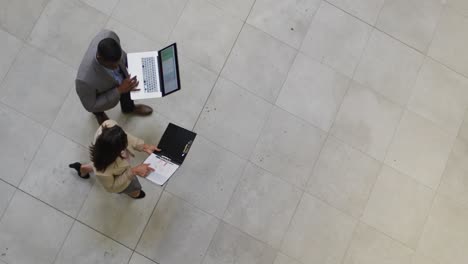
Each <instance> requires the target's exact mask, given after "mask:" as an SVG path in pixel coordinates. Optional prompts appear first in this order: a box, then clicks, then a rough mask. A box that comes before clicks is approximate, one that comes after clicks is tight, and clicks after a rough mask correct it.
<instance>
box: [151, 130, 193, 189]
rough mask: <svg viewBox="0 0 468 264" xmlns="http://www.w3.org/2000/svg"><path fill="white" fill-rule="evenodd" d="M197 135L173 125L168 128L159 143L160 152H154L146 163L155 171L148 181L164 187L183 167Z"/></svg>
mask: <svg viewBox="0 0 468 264" xmlns="http://www.w3.org/2000/svg"><path fill="white" fill-rule="evenodd" d="M196 136H197V134H196V133H194V132H192V131H189V130H187V129H185V128H182V127H179V126H177V125H174V124H172V123H169V125H168V126H167V128H166V131H164V134H163V136H162V138H161V140H160V141H159V144H158V148H159V149H161V151H160V152H154V153H152V154H151V155H149V157H148V158H147V159H146V160H145V161H144V163H149V164H150V167H151V168H153V169H154V171H153V172H151V173H150V174H149V175H148V177H146V179H148V180H150V181H152V182H154V183H156V184H158V185H163V184H164V183H166V181H167V180H168V179H169V178H170V177H171V176H172V175H173V174H174V172H175V171H176V170H177V169H178V168H179V167H180V165H182V162H184V160H185V158H186V157H187V154H188V152H189V150H190V147H191V146H192V143H193V141H194V140H195V137H196Z"/></svg>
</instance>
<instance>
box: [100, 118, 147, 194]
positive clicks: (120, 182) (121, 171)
mask: <svg viewBox="0 0 468 264" xmlns="http://www.w3.org/2000/svg"><path fill="white" fill-rule="evenodd" d="M115 125H117V122H115V121H114V120H107V121H105V122H104V123H102V125H101V126H100V127H99V128H98V130H97V131H96V134H95V135H94V141H93V142H96V139H97V138H98V137H99V135H101V133H102V127H103V126H107V127H113V126H115ZM125 133H126V134H127V140H128V148H127V150H128V151H129V152H130V154H131V155H132V156H133V153H132V152H131V149H133V150H136V151H143V144H144V142H143V140H142V139H139V138H137V137H134V136H132V135H130V134H129V133H127V132H125ZM130 168H131V165H130V163H129V162H128V161H127V160H126V159H122V158H120V157H118V158H117V159H116V160H115V161H114V163H112V164H111V165H109V166H107V168H106V170H105V171H97V170H96V168H94V173H95V174H96V178H98V180H99V182H101V184H102V185H103V186H104V188H105V189H106V190H107V191H109V192H112V193H119V192H122V191H123V190H125V188H127V187H128V185H129V184H130V182H131V180H132V179H133V177H136V176H134V175H132V172H131V170H130Z"/></svg>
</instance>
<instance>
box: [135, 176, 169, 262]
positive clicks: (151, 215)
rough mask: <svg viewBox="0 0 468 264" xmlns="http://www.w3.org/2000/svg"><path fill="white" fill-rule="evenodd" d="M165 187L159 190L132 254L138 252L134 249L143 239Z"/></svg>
mask: <svg viewBox="0 0 468 264" xmlns="http://www.w3.org/2000/svg"><path fill="white" fill-rule="evenodd" d="M166 186H167V183H166V184H165V185H164V186H163V187H162V188H161V193H160V194H159V197H158V200H157V201H156V203H155V204H154V207H153V210H152V211H151V214H150V215H149V217H148V221H146V224H145V226H144V227H143V229H142V231H141V234H140V237H139V238H138V241H137V242H136V244H135V248H133V249H132V250H133V251H134V252H138V251H136V248H137V247H138V244H140V241H141V239H142V238H143V235H144V234H145V231H146V228H147V227H148V225H149V223H150V221H151V218H152V217H153V214H154V211H156V207H157V206H158V204H159V201H161V197H162V196H163V194H164V192H165V188H166ZM141 255H143V254H141ZM145 257H146V256H145Z"/></svg>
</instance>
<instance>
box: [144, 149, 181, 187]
mask: <svg viewBox="0 0 468 264" xmlns="http://www.w3.org/2000/svg"><path fill="white" fill-rule="evenodd" d="M144 163H147V164H150V167H151V168H153V169H154V171H153V172H151V173H150V174H149V175H148V177H146V179H148V180H150V181H152V182H154V183H156V184H159V185H163V184H164V183H165V182H166V181H167V180H168V179H169V178H170V177H171V176H172V174H174V172H175V171H176V170H177V169H178V168H179V165H177V164H174V163H172V162H170V161H166V160H164V159H161V158H159V157H158V156H156V155H155V154H151V155H149V156H148V158H147V159H146V160H145V162H144Z"/></svg>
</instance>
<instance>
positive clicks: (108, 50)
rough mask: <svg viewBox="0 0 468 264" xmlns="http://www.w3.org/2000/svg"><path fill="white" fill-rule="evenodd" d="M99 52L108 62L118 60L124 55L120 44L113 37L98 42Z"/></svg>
mask: <svg viewBox="0 0 468 264" xmlns="http://www.w3.org/2000/svg"><path fill="white" fill-rule="evenodd" d="M97 52H98V54H99V57H101V58H102V59H103V60H104V61H108V62H117V61H119V60H120V58H121V57H122V48H121V47H120V44H119V43H118V42H117V41H115V40H114V39H112V38H105V39H103V40H101V41H100V42H99V44H98V50H97Z"/></svg>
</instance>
